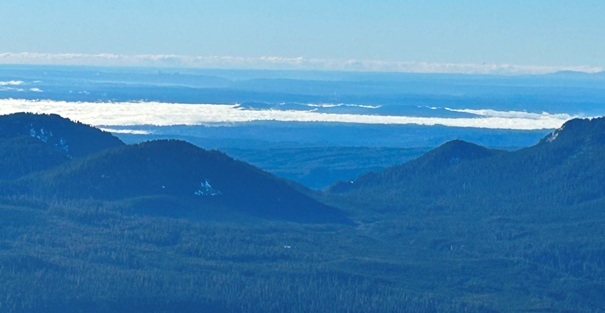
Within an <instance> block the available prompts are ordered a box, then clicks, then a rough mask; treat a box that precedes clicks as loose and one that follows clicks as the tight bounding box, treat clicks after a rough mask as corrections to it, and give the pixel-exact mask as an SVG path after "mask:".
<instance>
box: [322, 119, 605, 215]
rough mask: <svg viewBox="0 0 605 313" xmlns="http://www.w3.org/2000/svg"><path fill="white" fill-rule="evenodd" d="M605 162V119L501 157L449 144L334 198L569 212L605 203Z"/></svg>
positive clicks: (400, 206)
mask: <svg viewBox="0 0 605 313" xmlns="http://www.w3.org/2000/svg"><path fill="white" fill-rule="evenodd" d="M603 155H605V119H603V118H599V119H592V120H572V121H569V122H567V123H566V124H565V125H563V127H562V128H561V129H559V130H557V131H555V132H554V133H553V134H551V135H549V136H547V137H546V138H544V139H543V140H542V141H541V142H540V143H539V144H537V145H535V146H533V147H529V148H526V149H522V150H519V151H514V152H500V151H492V150H488V149H485V148H481V147H478V146H475V145H472V144H466V143H462V142H457V141H454V142H449V143H446V144H444V145H443V146H441V147H439V148H437V149H435V150H433V151H430V152H428V153H427V154H425V155H424V156H422V157H420V158H418V159H416V160H413V161H411V162H408V163H406V164H403V165H401V166H397V167H393V168H390V169H387V170H385V171H383V172H380V173H373V174H368V175H364V176H361V177H360V178H358V179H357V180H355V181H352V182H348V183H339V184H336V185H334V186H332V187H331V188H330V189H328V193H329V194H331V195H336V196H338V197H339V198H345V199H347V198H349V199H353V200H352V202H360V203H365V204H367V203H375V204H376V205H375V206H374V207H375V208H377V209H378V210H383V211H384V210H386V211H393V210H394V211H400V210H406V209H412V208H411V207H424V208H440V209H443V208H450V209H451V208H456V209H465V208H478V207H479V208H482V209H484V210H490V209H491V208H498V209H499V210H502V209H515V210H520V209H524V208H525V209H526V208H547V207H549V206H566V205H571V204H578V203H583V202H587V201H592V200H595V199H598V198H601V197H604V196H605V188H603V187H604V182H605V160H603V158H602V156H603Z"/></svg>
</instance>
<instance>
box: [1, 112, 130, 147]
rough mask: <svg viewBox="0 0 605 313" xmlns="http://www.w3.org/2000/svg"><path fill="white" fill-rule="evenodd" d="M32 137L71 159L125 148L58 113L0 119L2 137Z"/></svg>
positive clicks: (109, 135) (112, 139)
mask: <svg viewBox="0 0 605 313" xmlns="http://www.w3.org/2000/svg"><path fill="white" fill-rule="evenodd" d="M20 136H31V137H32V138H36V139H38V140H40V141H41V142H44V143H46V144H47V145H48V146H49V147H52V148H53V149H54V150H56V151H59V152H61V153H63V154H64V155H66V156H69V157H76V158H77V157H84V156H87V155H90V154H93V153H96V152H99V151H101V150H104V149H107V148H111V147H117V146H121V145H124V143H123V142H122V141H120V140H119V139H118V138H117V137H114V136H113V135H112V134H110V133H108V132H104V131H102V130H100V129H98V128H94V127H91V126H88V125H85V124H82V123H78V122H73V121H71V120H69V119H66V118H63V117H61V116H59V115H56V114H50V115H47V114H32V113H15V114H9V115H1V116H0V138H13V137H20Z"/></svg>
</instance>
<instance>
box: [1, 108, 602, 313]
mask: <svg viewBox="0 0 605 313" xmlns="http://www.w3.org/2000/svg"><path fill="white" fill-rule="evenodd" d="M26 116H27V115H26ZM30 117H32V116H30ZM33 118H34V119H40V120H45V119H50V120H53V119H57V118H58V117H56V116H36V115H34V116H33ZM65 123H66V124H65V125H72V124H71V122H65ZM0 124H1V123H0ZM73 124H74V125H72V126H73V127H76V128H80V127H87V126H83V125H80V124H76V123H73ZM44 125H46V124H44ZM72 126H69V127H72ZM2 127H6V126H5V125H0V129H2ZM44 127H46V126H44ZM24 129H25V130H27V128H24ZM45 129H46V128H45ZM81 131H82V133H87V134H92V135H94V136H97V135H99V134H100V135H101V136H103V137H105V136H106V134H104V133H99V132H96V131H94V130H86V131H85V130H84V128H82V130H81ZM45 133H46V132H45ZM37 134H39V133H38V132H36V134H33V133H32V134H27V133H25V134H23V133H22V132H16V133H14V135H11V136H5V137H4V138H3V139H2V140H0V143H1V144H2V147H3V149H2V151H1V153H0V156H1V157H2V159H0V164H1V166H0V168H1V169H3V171H4V172H3V176H2V180H1V181H0V193H1V196H0V281H1V282H2V284H0V312H7V313H42V312H45V313H47V312H50V313H54V312H57V313H59V312H61V313H64V312H74V313H75V312H92V313H101V312H143V311H144V312H154V313H156V312H157V313H160V312H162V313H165V312H171V313H172V312H174V313H177V312H179V313H180V312H412V313H413V312H602V311H603V308H605V301H604V300H603V296H602V295H603V294H604V293H605V223H604V221H605V210H603V208H605V188H604V187H605V185H604V183H603V182H604V181H605V180H604V179H605V164H604V161H603V160H602V156H603V155H605V119H593V120H573V121H570V122H568V123H566V124H565V125H564V127H563V128H562V129H560V130H557V131H556V132H554V133H553V134H551V135H550V136H548V137H546V138H544V140H542V141H541V142H540V143H539V144H537V145H535V146H532V147H528V148H525V149H521V150H517V151H512V152H511V151H500V150H492V149H487V148H484V147H481V146H478V145H475V144H472V143H468V142H463V141H452V142H449V143H446V144H444V145H443V146H441V147H439V148H437V149H435V150H432V151H429V152H428V153H426V154H424V155H423V156H421V157H419V158H417V159H415V160H413V161H410V162H407V163H405V164H402V165H400V166H396V167H392V168H389V169H387V170H385V171H383V172H378V173H373V174H367V175H364V176H362V177H360V178H358V179H356V180H354V181H352V182H342V183H339V184H337V185H334V186H332V187H331V188H330V189H329V190H328V191H327V192H325V193H324V194H321V195H320V194H316V193H314V192H312V191H309V190H307V189H305V188H303V187H300V186H297V185H295V184H293V183H291V182H288V181H285V180H282V179H280V178H277V177H274V176H273V175H270V174H268V173H266V172H264V171H262V170H260V169H258V168H255V167H253V166H251V165H248V164H246V163H244V162H241V161H237V160H234V159H232V158H230V157H229V156H227V155H225V154H224V153H222V152H219V151H209V150H204V149H202V148H199V147H196V146H194V145H191V144H189V143H186V142H183V141H176V140H160V141H152V142H145V143H141V144H134V145H123V144H121V143H119V142H117V143H116V142H115V141H114V140H113V139H110V140H109V141H111V142H114V143H115V144H109V145H108V147H105V146H104V145H101V146H99V147H96V146H94V145H92V144H91V145H89V146H88V148H87V149H85V150H86V151H88V152H89V153H85V154H84V155H81V156H77V157H76V156H74V155H71V154H67V153H65V150H61V149H57V146H55V145H54V144H48V142H49V140H43V138H39V136H37ZM53 134H58V131H57V130H53ZM56 136H57V135H54V136H53V138H54V137H56ZM86 136H88V135H86ZM86 136H84V137H81V139H82V140H83V141H86ZM59 138H74V137H69V133H61V135H60V136H59ZM107 138H109V137H107ZM70 142H78V141H75V140H74V139H70ZM94 142H95V141H94V140H91V143H94ZM61 151H63V152H61ZM26 160H38V161H39V162H28V161H26Z"/></svg>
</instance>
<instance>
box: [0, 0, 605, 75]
mask: <svg viewBox="0 0 605 313" xmlns="http://www.w3.org/2000/svg"><path fill="white" fill-rule="evenodd" d="M3 2H5V3H3V4H2V9H1V10H0V29H1V30H2V31H0V54H1V53H5V54H6V53H9V54H8V55H4V58H2V57H0V62H3V59H4V62H5V63H6V62H9V63H10V62H17V63H18V61H19V60H18V59H23V60H21V62H27V58H32V56H31V55H30V54H31V53H37V54H36V57H37V58H38V59H39V58H41V55H46V54H48V55H61V54H65V53H72V54H82V55H88V54H99V53H106V54H115V55H120V56H123V55H130V56H133V55H176V56H189V57H195V56H200V57H219V58H220V57H230V58H231V59H227V61H225V60H223V61H221V59H219V60H214V61H213V62H215V65H216V64H219V65H220V63H221V62H223V63H229V62H231V63H230V64H231V65H233V66H237V64H238V63H237V62H236V61H234V59H233V58H242V59H238V60H239V61H238V62H240V63H242V64H243V66H252V67H254V64H253V63H254V62H258V63H259V65H258V66H260V67H262V66H263V62H264V63H265V65H266V64H267V63H271V62H273V63H275V62H281V61H280V60H281V59H280V58H284V60H285V61H283V62H285V63H284V64H285V65H284V66H286V67H287V66H288V64H295V63H296V62H297V61H296V60H299V59H296V58H299V57H301V58H304V59H305V60H316V62H315V63H314V64H315V65H312V64H311V63H313V62H308V61H306V63H304V62H303V63H304V64H302V65H300V64H299V66H302V67H304V66H311V67H312V66H316V67H326V68H328V69H329V68H330V66H335V67H343V66H345V65H343V63H342V62H344V61H343V60H348V61H349V62H350V63H354V62H351V61H350V60H356V61H360V62H361V61H373V62H374V63H370V64H369V65H367V66H369V67H371V66H379V65H380V64H382V63H377V62H385V63H384V64H389V62H411V63H409V64H415V63H416V62H424V63H439V64H442V67H444V66H443V65H444V64H484V63H485V64H500V65H502V64H506V65H525V66H545V67H563V68H564V67H574V66H586V67H588V68H591V67H594V68H597V69H602V68H603V67H605V40H604V38H605V18H603V16H605V1H602V0H575V1H567V0H566V1H561V0H525V1H519V0H509V1H490V0H483V1H478V0H449V1H448V0H433V1H404V0H400V1H395V0H374V1H369V0H366V1H361V0H347V1H338V0H306V1H296V0H289V1H288V0H263V1H244V0H223V1H204V0H90V1H82V0H56V1H48V0H18V1H17V0H13V1H11V0H7V1H3ZM17 54H18V55H17ZM267 56H271V57H275V59H272V60H271V61H267V60H266V59H264V61H259V58H262V57H267ZM80 57H81V58H84V57H82V56H80ZM72 58H73V57H72ZM7 60H8V61H7ZM11 60H12V61H11ZM15 60H17V61H15ZM61 60H62V59H61V58H60V57H56V58H55V59H53V60H52V61H49V62H61ZM95 60H97V61H98V59H94V58H92V59H89V60H88V61H87V62H93V63H94V62H95ZM276 60H277V61H276ZM330 60H339V61H338V62H341V63H338V62H336V63H337V64H336V65H334V64H333V63H330ZM164 61H166V60H165V59H164ZM172 61H174V59H173V60H172ZM177 61H178V62H184V63H183V64H185V65H186V64H187V62H188V61H183V60H177ZM74 62H76V61H74ZM78 62H79V61H78ZM82 62H84V61H82ZM99 62H101V61H99ZM121 62H136V60H135V61H133V60H132V59H130V61H129V60H128V59H127V60H122V61H121ZM204 62H206V63H208V61H207V60H206V61H204ZM201 63H203V62H201ZM244 63H245V64H244ZM299 63H300V62H299ZM309 64H311V65H309ZM347 64H349V63H347ZM372 64H373V65H372ZM376 64H379V65H376ZM384 64H382V66H383V67H384V66H385V65H384ZM406 64H408V63H406ZM409 64H408V65H409ZM202 65H203V64H202ZM346 66H351V65H350V64H349V65H346ZM364 66H366V65H364ZM409 66H410V67H412V65H409Z"/></svg>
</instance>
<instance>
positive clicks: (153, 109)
mask: <svg viewBox="0 0 605 313" xmlns="http://www.w3.org/2000/svg"><path fill="white" fill-rule="evenodd" d="M450 110H452V111H459V112H465V113H469V114H472V115H473V117H464V118H445V117H414V116H395V115H367V114H336V113H320V112H315V111H295V110H272V109H269V110H247V109H244V108H242V107H240V106H239V105H237V104H235V105H231V104H182V103H161V102H66V101H53V100H21V99H0V114H10V113H16V112H33V113H46V114H50V113H55V114H59V115H61V116H64V117H67V118H70V119H72V120H76V121H80V122H83V123H86V124H91V125H95V126H106V127H120V126H134V125H156V126H170V125H212V124H226V123H227V124H229V123H243V122H253V121H281V122H334V123H358V124H392V125H406V124H414V125H427V126H429V125H443V126H450V127H475V128H490V129H516V130H534V129H555V128H559V127H561V125H562V124H563V123H564V122H566V121H567V120H569V119H571V118H573V117H574V116H571V115H568V114H550V113H546V112H544V113H528V112H518V111H512V112H503V111H494V110H454V109H450Z"/></svg>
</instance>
